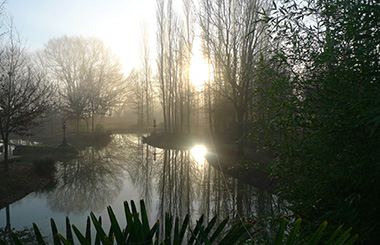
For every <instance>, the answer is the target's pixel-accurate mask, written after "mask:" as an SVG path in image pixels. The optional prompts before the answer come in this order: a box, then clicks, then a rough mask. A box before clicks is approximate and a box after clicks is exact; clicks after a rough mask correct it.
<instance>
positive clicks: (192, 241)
mask: <svg viewBox="0 0 380 245" xmlns="http://www.w3.org/2000/svg"><path fill="white" fill-rule="evenodd" d="M203 219H204V214H202V216H201V217H200V218H199V220H198V221H197V222H199V224H203ZM198 233H199V230H198V226H197V225H196V226H195V228H194V230H193V231H191V237H190V239H189V242H188V244H193V243H194V241H195V239H196V238H197V236H198Z"/></svg>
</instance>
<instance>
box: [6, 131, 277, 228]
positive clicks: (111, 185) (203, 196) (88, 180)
mask: <svg viewBox="0 0 380 245" xmlns="http://www.w3.org/2000/svg"><path fill="white" fill-rule="evenodd" d="M205 151H207V149H205V148H201V147H199V146H198V147H195V148H193V149H192V150H171V149H166V150H164V149H156V148H153V147H151V146H149V145H146V144H143V143H142V141H141V140H140V138H139V137H137V136H136V135H113V136H112V140H111V142H110V143H109V144H108V145H107V146H106V147H103V148H95V147H88V148H86V149H85V150H83V151H81V152H80V153H79V157H78V158H76V159H73V160H70V161H67V162H59V163H58V164H57V167H58V172H57V176H56V183H55V185H54V186H52V187H51V188H49V189H46V190H44V191H41V192H38V193H37V194H33V195H34V196H33V195H30V196H29V197H28V198H29V199H27V201H26V202H22V200H21V201H20V202H17V203H16V204H15V205H13V204H12V205H11V207H10V209H11V210H12V212H11V214H10V215H9V210H10V209H9V208H7V209H6V210H5V209H2V210H0V227H5V226H6V225H8V224H10V223H11V221H13V223H12V226H13V227H16V229H22V228H23V227H24V226H27V225H31V222H30V224H29V223H25V222H26V221H25V220H24V221H23V217H24V216H25V215H24V216H23V213H22V212H23V211H22V210H27V209H28V208H29V207H30V206H31V205H32V203H35V205H34V206H33V208H36V209H38V208H40V209H41V210H40V211H34V212H36V213H49V214H46V215H45V214H44V215H42V216H43V217H39V216H38V217H37V220H36V218H35V217H34V219H33V220H32V222H36V223H37V224H39V226H40V228H41V229H42V230H45V234H50V225H49V221H48V219H49V218H50V217H57V216H62V215H64V216H66V215H68V216H70V217H71V218H72V217H76V220H81V222H83V223H85V220H86V216H87V215H88V214H89V212H90V211H94V212H95V213H98V214H99V215H102V216H105V217H103V218H104V220H106V219H107V218H106V216H107V214H106V207H107V206H108V205H112V207H113V208H114V211H115V213H116V215H117V217H119V219H120V220H123V217H124V210H123V209H122V201H124V200H127V201H130V200H132V199H133V200H134V201H135V202H136V203H138V201H139V200H140V199H144V200H145V203H146V206H147V209H148V214H150V222H151V223H153V222H154V221H155V220H157V219H159V220H160V221H163V220H164V217H165V213H166V212H169V213H170V214H172V215H173V216H179V217H180V218H181V219H183V218H184V217H185V215H186V214H190V215H191V218H192V221H193V222H195V219H197V218H199V216H200V215H201V214H205V216H206V217H205V218H206V219H210V218H211V217H212V216H214V215H216V214H217V215H218V217H219V218H220V219H222V218H224V217H226V216H229V217H230V218H239V217H240V216H241V215H243V214H244V215H246V216H247V215H248V216H250V217H252V218H258V217H262V216H268V215H271V216H273V215H276V214H279V215H280V213H281V212H282V210H281V207H282V202H281V201H280V200H278V199H277V197H276V196H274V195H272V194H269V193H266V192H259V191H258V190H257V189H256V188H254V187H253V186H250V185H247V184H245V183H243V182H241V181H239V180H237V179H234V178H231V177H227V176H225V175H224V174H223V173H221V172H220V171H218V170H216V169H215V168H213V167H212V166H210V165H209V164H207V161H206V160H205V159H204V154H205ZM202 155H203V156H202ZM45 202H46V203H47V207H48V208H50V210H49V211H46V206H44V205H45V204H44V203H45ZM115 206H120V207H119V208H117V207H116V208H115ZM42 209H44V210H42ZM47 215H51V216H48V217H46V216H47ZM9 216H10V217H9ZM20 217H21V218H20ZM38 219H40V220H38ZM46 219H47V220H46ZM15 220H16V221H15ZM4 221H6V222H4ZM56 221H57V222H58V220H56ZM27 222H29V220H28V221H27ZM63 222H64V220H62V224H61V227H64V223H63ZM73 223H75V222H73ZM44 224H46V225H45V226H46V227H44ZM163 224H164V222H161V225H163ZM83 225H84V224H83ZM58 226H60V225H59V224H58ZM83 228H84V227H83Z"/></svg>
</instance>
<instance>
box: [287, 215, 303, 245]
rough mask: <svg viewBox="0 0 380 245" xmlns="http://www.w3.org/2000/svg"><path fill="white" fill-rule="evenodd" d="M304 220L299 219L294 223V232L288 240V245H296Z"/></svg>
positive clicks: (291, 232) (292, 231)
mask: <svg viewBox="0 0 380 245" xmlns="http://www.w3.org/2000/svg"><path fill="white" fill-rule="evenodd" d="M301 222H302V219H301V218H298V219H297V221H296V222H295V223H294V226H293V228H292V230H291V231H290V233H289V235H288V238H287V239H286V245H291V244H294V243H295V241H296V238H297V233H298V230H299V229H300V227H301Z"/></svg>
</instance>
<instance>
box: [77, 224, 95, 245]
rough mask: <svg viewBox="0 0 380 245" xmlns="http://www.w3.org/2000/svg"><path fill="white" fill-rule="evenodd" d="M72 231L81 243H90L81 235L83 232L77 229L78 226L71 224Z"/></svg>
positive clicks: (82, 244) (84, 244)
mask: <svg viewBox="0 0 380 245" xmlns="http://www.w3.org/2000/svg"><path fill="white" fill-rule="evenodd" d="M73 231H74V233H75V235H76V236H77V238H78V241H79V242H80V244H81V245H91V242H90V241H88V240H87V239H86V237H85V236H83V234H82V233H81V232H80V231H79V230H78V228H77V227H76V226H75V225H73Z"/></svg>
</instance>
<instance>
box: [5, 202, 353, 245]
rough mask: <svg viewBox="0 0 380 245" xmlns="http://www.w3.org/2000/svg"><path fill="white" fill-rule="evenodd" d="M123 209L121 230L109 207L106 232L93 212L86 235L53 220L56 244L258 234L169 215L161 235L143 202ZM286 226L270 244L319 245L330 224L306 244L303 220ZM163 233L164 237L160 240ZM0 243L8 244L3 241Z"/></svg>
mask: <svg viewBox="0 0 380 245" xmlns="http://www.w3.org/2000/svg"><path fill="white" fill-rule="evenodd" d="M124 210H125V218H126V221H127V224H126V227H125V228H124V229H121V227H120V224H119V222H118V221H117V219H116V216H115V214H114V212H113V210H112V208H111V207H108V208H107V211H108V215H109V219H110V221H111V227H110V230H109V232H106V231H105V230H104V229H103V227H102V220H101V217H99V218H97V217H96V216H95V215H94V213H92V212H91V213H90V217H87V225H86V231H85V233H81V232H80V231H79V230H78V228H77V227H76V226H75V225H71V224H70V220H69V218H66V237H64V236H63V235H62V234H60V233H59V232H58V229H57V226H56V224H55V221H54V219H51V230H52V235H53V241H54V244H55V245H61V244H65V245H68V244H74V237H73V231H74V234H75V236H76V238H77V239H78V241H79V243H80V244H100V242H101V243H102V244H114V243H116V244H159V243H160V244H183V242H186V244H203V243H204V244H214V243H219V244H236V243H238V242H239V241H241V242H244V240H246V241H245V243H253V240H254V238H253V237H252V236H253V235H254V233H255V232H257V231H252V227H253V226H254V223H252V222H244V221H243V220H239V221H237V222H236V223H235V224H233V225H232V226H230V227H229V228H227V230H226V229H225V228H226V227H228V225H227V223H228V221H229V219H228V217H227V218H225V219H223V220H222V222H221V223H219V225H216V221H217V217H216V216H215V217H213V218H212V219H211V220H210V221H209V222H207V223H205V222H204V216H203V215H202V216H201V217H200V218H199V220H197V221H196V224H195V226H194V227H192V228H191V227H190V217H189V215H186V217H185V218H184V220H183V221H182V223H181V222H180V221H179V218H178V217H176V218H175V219H173V217H172V216H170V215H169V214H166V216H165V224H164V226H163V227H164V228H163V229H164V230H163V231H161V232H160V231H159V227H160V226H159V221H157V222H156V223H155V224H154V225H153V226H152V227H150V225H149V222H148V216H147V213H146V208H145V203H144V201H143V200H141V201H140V210H141V214H139V213H138V211H137V208H136V205H135V204H134V202H133V201H131V206H129V205H128V202H124ZM91 221H92V224H93V226H94V227H95V230H96V235H95V241H94V240H93V238H94V237H93V236H91ZM286 224H287V219H286V218H284V219H283V220H282V221H281V223H280V226H279V230H278V232H277V233H276V236H275V237H274V240H273V242H270V243H271V244H284V242H285V243H286V244H305V243H307V244H317V243H318V242H319V241H322V240H323V236H322V235H323V232H324V230H325V229H326V226H327V222H324V223H322V225H320V227H319V228H318V230H317V231H316V232H315V233H314V234H313V236H312V237H310V239H308V240H307V242H306V241H305V240H302V239H300V237H299V234H298V231H299V229H300V226H301V219H300V218H299V219H298V220H297V221H296V222H295V224H294V225H293V227H292V229H291V230H290V231H289V233H288V234H287V235H286V236H285V233H286V232H285V231H286ZM173 225H174V226H173ZM33 229H34V236H35V239H36V241H37V242H38V244H46V242H45V239H46V238H44V237H43V236H42V235H41V232H40V230H39V228H38V226H37V225H36V224H35V223H33ZM350 232H351V229H348V230H346V231H345V232H342V226H340V227H339V228H338V229H337V230H335V232H334V233H333V234H332V235H331V237H329V238H328V239H326V241H327V244H333V243H334V244H353V243H354V242H355V241H356V239H357V237H358V235H355V236H351V235H350ZM160 234H162V235H163V237H160ZM11 236H12V239H13V241H14V243H15V244H23V243H22V242H21V240H20V239H19V237H18V236H17V235H16V234H15V233H13V232H12V233H11ZM30 236H33V234H30ZM153 238H154V239H153ZM248 238H249V239H248ZM321 239H322V240H321ZM0 244H7V243H6V242H5V241H4V240H2V239H0Z"/></svg>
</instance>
